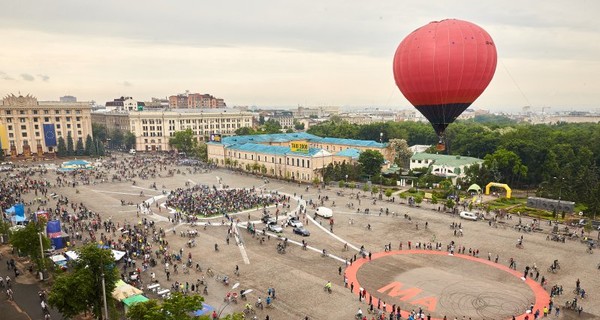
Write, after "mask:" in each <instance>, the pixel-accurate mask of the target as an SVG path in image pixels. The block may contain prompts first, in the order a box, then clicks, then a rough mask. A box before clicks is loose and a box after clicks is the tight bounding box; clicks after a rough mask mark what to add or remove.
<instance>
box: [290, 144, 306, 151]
mask: <svg viewBox="0 0 600 320" xmlns="http://www.w3.org/2000/svg"><path fill="white" fill-rule="evenodd" d="M290 149H291V151H292V152H300V153H308V142H306V141H291V142H290Z"/></svg>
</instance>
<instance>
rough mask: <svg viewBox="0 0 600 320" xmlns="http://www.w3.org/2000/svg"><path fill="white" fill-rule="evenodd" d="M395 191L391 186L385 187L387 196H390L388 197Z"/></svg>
mask: <svg viewBox="0 0 600 320" xmlns="http://www.w3.org/2000/svg"><path fill="white" fill-rule="evenodd" d="M393 193H394V190H392V189H390V188H387V189H385V196H386V197H388V198H389V197H391V196H392V194H393Z"/></svg>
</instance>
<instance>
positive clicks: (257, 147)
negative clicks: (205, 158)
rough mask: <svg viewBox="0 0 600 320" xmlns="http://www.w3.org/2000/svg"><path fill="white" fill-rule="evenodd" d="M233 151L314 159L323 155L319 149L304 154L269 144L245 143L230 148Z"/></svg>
mask: <svg viewBox="0 0 600 320" xmlns="http://www.w3.org/2000/svg"><path fill="white" fill-rule="evenodd" d="M229 149H231V150H239V151H246V152H258V153H264V154H273V155H280V156H284V155H292V156H303V157H313V156H315V155H322V154H320V153H319V152H322V151H323V150H322V149H319V148H309V149H308V153H302V152H293V151H292V150H291V149H290V147H284V146H271V145H267V144H258V143H244V144H234V145H231V146H229Z"/></svg>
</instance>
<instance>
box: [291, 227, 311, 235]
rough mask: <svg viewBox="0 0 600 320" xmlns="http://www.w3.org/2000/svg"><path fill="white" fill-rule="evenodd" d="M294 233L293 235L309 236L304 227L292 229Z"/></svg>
mask: <svg viewBox="0 0 600 320" xmlns="http://www.w3.org/2000/svg"><path fill="white" fill-rule="evenodd" d="M294 233H295V234H299V235H301V236H303V237H308V236H310V231H308V230H306V229H304V227H296V228H294Z"/></svg>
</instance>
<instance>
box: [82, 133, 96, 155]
mask: <svg viewBox="0 0 600 320" xmlns="http://www.w3.org/2000/svg"><path fill="white" fill-rule="evenodd" d="M85 155H86V156H90V157H94V156H96V146H95V145H94V140H93V139H92V136H90V135H89V134H88V135H87V137H86V138H85Z"/></svg>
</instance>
